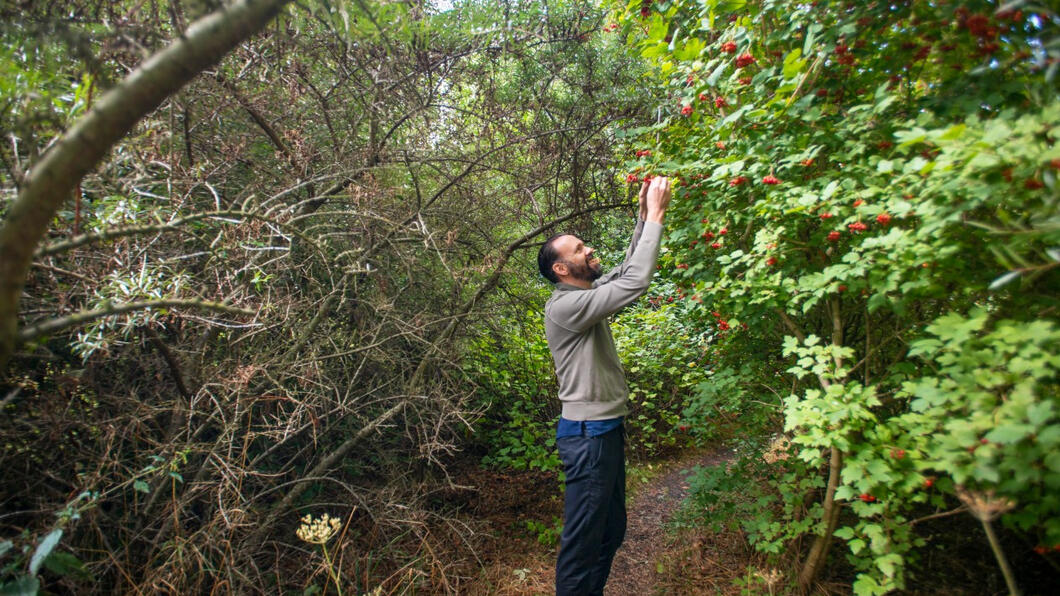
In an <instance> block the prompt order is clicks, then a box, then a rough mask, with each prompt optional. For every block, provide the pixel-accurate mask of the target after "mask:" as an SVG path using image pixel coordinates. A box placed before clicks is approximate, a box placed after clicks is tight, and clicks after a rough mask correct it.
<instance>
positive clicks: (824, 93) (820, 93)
mask: <svg viewBox="0 0 1060 596" xmlns="http://www.w3.org/2000/svg"><path fill="white" fill-rule="evenodd" d="M814 95H816V96H817V97H828V89H818V90H817V92H816V93H814Z"/></svg>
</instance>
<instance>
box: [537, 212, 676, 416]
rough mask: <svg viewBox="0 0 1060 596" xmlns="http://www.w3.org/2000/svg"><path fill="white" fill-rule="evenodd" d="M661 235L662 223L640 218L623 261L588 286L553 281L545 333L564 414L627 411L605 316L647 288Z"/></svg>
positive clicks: (626, 389) (623, 383)
mask: <svg viewBox="0 0 1060 596" xmlns="http://www.w3.org/2000/svg"><path fill="white" fill-rule="evenodd" d="M661 236H662V225H661V224H658V223H655V222H645V221H643V220H640V221H638V222H637V226H636V228H635V229H634V232H633V239H632V241H631V242H630V245H629V249H628V250H627V251H626V260H625V261H623V262H622V264H621V265H619V266H618V267H615V268H614V269H612V270H611V271H609V272H607V273H606V274H604V275H603V276H601V277H600V279H598V280H596V281H595V282H593V286H592V288H589V289H583V288H579V287H577V286H572V285H570V284H565V283H558V284H556V289H555V291H554V292H553V293H552V296H551V297H550V298H549V299H548V302H547V303H546V304H545V337H547V338H548V347H549V350H551V352H552V359H553V360H554V361H555V363H556V377H557V378H558V379H559V399H560V400H561V401H562V402H563V413H562V416H563V417H564V418H566V419H568V420H605V419H607V418H616V417H618V416H625V415H626V414H627V413H628V411H629V408H628V406H627V404H626V402H627V401H628V400H629V387H628V386H627V385H626V378H625V374H624V372H623V370H622V363H621V362H619V359H618V352H617V351H616V350H615V341H614V339H613V338H612V337H611V327H610V326H609V325H608V323H607V318H608V317H609V316H611V315H612V314H614V313H616V312H618V311H619V310H621V309H622V308H624V307H625V306H627V305H629V304H630V303H632V302H633V301H634V300H636V299H637V298H638V297H639V296H640V295H641V294H643V293H644V292H645V291H646V290H647V289H648V284H650V283H651V278H652V274H653V273H654V272H655V261H656V259H657V258H658V256H659V239H660V237H661Z"/></svg>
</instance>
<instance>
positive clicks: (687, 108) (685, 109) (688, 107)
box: [681, 104, 692, 116]
mask: <svg viewBox="0 0 1060 596" xmlns="http://www.w3.org/2000/svg"><path fill="white" fill-rule="evenodd" d="M691 113H692V106H691V104H689V105H686V106H685V107H683V108H681V115H682V116H687V115H689V114H691Z"/></svg>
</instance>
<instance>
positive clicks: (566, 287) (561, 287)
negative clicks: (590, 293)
mask: <svg viewBox="0 0 1060 596" xmlns="http://www.w3.org/2000/svg"><path fill="white" fill-rule="evenodd" d="M584 289H585V288H579V287H578V286H576V285H573V284H566V283H563V282H561V281H560V282H556V290H557V291H562V292H570V291H572V290H584Z"/></svg>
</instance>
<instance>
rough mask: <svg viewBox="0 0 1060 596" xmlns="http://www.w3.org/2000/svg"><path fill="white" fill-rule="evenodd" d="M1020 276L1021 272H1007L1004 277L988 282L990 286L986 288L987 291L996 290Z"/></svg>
mask: <svg viewBox="0 0 1060 596" xmlns="http://www.w3.org/2000/svg"><path fill="white" fill-rule="evenodd" d="M1021 275H1023V272H1022V271H1009V272H1008V273H1005V274H1004V275H1001V276H999V277H998V278H997V279H995V280H994V281H992V282H990V286H988V287H987V289H988V290H996V289H998V288H1000V287H1002V286H1004V285H1006V284H1008V283H1009V282H1011V281H1013V280H1015V279H1017V278H1018V277H1019V276H1021Z"/></svg>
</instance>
